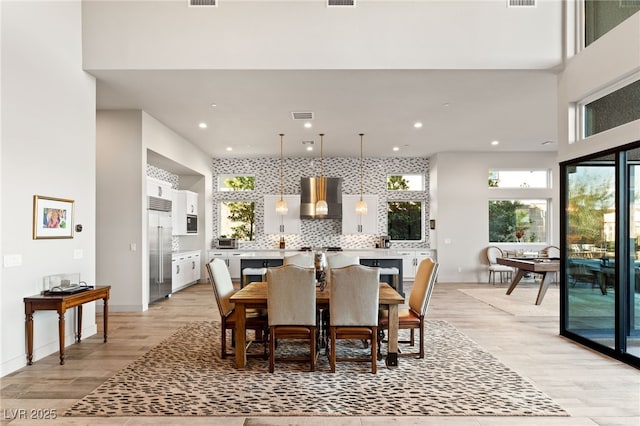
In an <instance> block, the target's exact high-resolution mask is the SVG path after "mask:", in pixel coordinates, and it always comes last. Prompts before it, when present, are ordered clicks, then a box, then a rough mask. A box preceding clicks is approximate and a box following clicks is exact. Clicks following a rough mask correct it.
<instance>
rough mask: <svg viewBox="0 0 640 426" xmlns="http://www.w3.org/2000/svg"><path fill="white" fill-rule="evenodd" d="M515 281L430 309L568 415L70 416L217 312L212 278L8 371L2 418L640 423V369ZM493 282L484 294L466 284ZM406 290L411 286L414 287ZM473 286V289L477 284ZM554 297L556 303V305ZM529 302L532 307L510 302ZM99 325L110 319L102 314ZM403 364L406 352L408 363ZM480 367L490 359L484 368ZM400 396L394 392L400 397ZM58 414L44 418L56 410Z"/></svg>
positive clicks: (447, 296)
mask: <svg viewBox="0 0 640 426" xmlns="http://www.w3.org/2000/svg"><path fill="white" fill-rule="evenodd" d="M506 287H507V285H506V284H504V285H497V286H496V287H493V286H488V285H487V284H484V283H483V284H452V283H447V284H441V283H438V284H437V285H436V289H435V291H434V294H433V296H432V300H431V304H430V306H429V312H428V315H427V316H428V317H429V318H433V319H444V320H447V321H449V322H450V323H451V324H453V325H454V326H456V327H457V328H458V329H459V330H460V331H462V332H464V333H465V334H467V335H468V336H469V337H470V338H472V339H473V340H475V341H476V342H477V343H478V344H479V345H481V346H482V347H484V348H485V349H486V350H488V351H489V352H491V353H492V354H493V355H494V356H496V357H497V358H498V359H500V361H502V362H503V363H504V364H506V365H507V366H509V367H510V368H512V369H513V370H515V371H517V372H518V373H519V374H521V375H522V376H524V377H525V378H527V379H528V380H530V381H531V382H532V383H534V384H535V386H536V387H538V388H539V389H540V390H542V391H543V392H545V393H546V394H547V395H549V396H550V397H551V398H553V399H554V400H556V401H557V402H558V403H559V404H560V405H561V406H562V407H563V408H564V409H565V410H566V411H567V412H568V413H569V414H570V416H569V417H548V418H547V417H544V418H543V417H394V418H380V417H375V418H373V417H304V418H296V417H286V416H283V417H261V418H244V417H231V418H229V417H227V418H222V417H217V418H216V417H204V418H202V417H196V418H193V417H190V418H159V417H147V418H145V417H129V418H126V417H116V418H77V417H74V418H64V417H61V416H62V414H63V413H64V412H65V410H66V409H67V408H68V407H69V406H70V405H71V404H72V403H73V402H75V401H76V400H77V399H79V398H81V397H83V396H85V395H86V394H88V393H90V392H91V391H92V390H93V389H94V388H96V387H97V386H98V385H100V384H101V383H102V382H103V381H104V380H106V379H107V378H108V377H110V376H111V375H113V374H114V373H115V372H116V371H118V370H119V369H121V368H123V367H124V366H126V365H127V364H129V363H130V362H131V361H133V360H135V359H137V358H138V357H140V356H141V355H142V354H144V353H145V352H146V351H148V350H149V349H150V348H151V347H153V346H154V345H157V344H158V343H160V342H161V341H162V340H163V339H164V338H165V337H167V336H169V335H171V334H172V333H173V331H174V330H175V329H176V328H178V327H180V326H182V325H184V324H186V323H189V322H192V321H197V320H202V319H203V318H207V319H209V318H210V319H214V318H216V317H218V313H217V307H216V305H215V301H214V299H213V293H212V290H211V287H210V285H209V284H197V285H194V286H191V287H189V288H187V289H185V290H183V291H181V292H179V293H176V294H174V295H173V296H172V297H171V298H169V299H166V300H164V301H162V302H159V303H156V304H154V305H152V307H151V308H150V309H149V310H148V311H147V312H141V313H112V314H111V315H110V321H109V322H110V324H109V328H110V330H109V342H108V343H107V344H104V343H102V337H101V335H100V334H98V335H95V336H91V337H89V338H86V339H85V340H83V341H82V342H81V343H80V344H75V345H72V346H70V347H68V348H67V350H66V357H65V365H64V366H60V365H59V364H58V354H57V353H55V354H52V355H50V356H48V357H46V358H44V359H40V360H38V361H36V362H34V364H33V365H31V366H27V367H24V368H22V369H20V370H18V371H16V372H14V373H11V374H9V375H7V376H5V377H2V378H1V379H0V383H1V393H0V397H1V399H2V400H1V403H0V409H1V410H2V419H1V422H2V424H11V425H24V424H43V423H47V424H48V423H57V424H65V425H84V424H92V425H95V424H105V425H107V424H108V425H145V424H150V425H151V424H154V425H180V424H186V423H189V424H191V425H200V424H202V425H204V424H208V425H212V424H213V425H225V426H233V425H253V426H258V425H294V424H304V425H329V424H331V425H334V424H341V425H387V424H389V423H393V424H397V425H416V424H421V425H422V424H424V425H449V424H450V425H462V426H466V425H476V426H480V425H498V426H500V425H540V424H545V425H547V426H555V425H629V426H631V425H635V426H638V425H640V371H639V370H637V369H634V368H632V367H630V366H628V365H625V364H623V363H620V362H618V361H615V360H612V359H610V358H607V357H604V356H602V355H600V354H599V353H596V352H594V351H591V350H589V349H586V348H584V347H582V346H579V345H577V344H575V343H573V342H571V341H569V340H566V339H564V338H562V337H560V336H559V335H558V329H559V323H558V312H557V308H556V307H555V306H556V305H557V304H556V305H554V303H553V302H554V300H553V299H552V298H553V297H557V296H556V295H557V292H556V293H554V291H553V289H551V290H550V293H548V294H547V296H546V298H545V301H544V302H543V305H541V306H543V307H544V308H545V309H546V310H545V311H542V310H541V311H540V312H536V313H535V314H532V313H531V311H530V310H529V309H530V308H529V304H531V305H533V302H534V300H535V292H536V291H537V285H536V284H533V283H532V284H531V285H527V284H526V283H525V284H521V285H519V286H518V288H517V289H516V290H515V291H514V293H513V294H512V295H511V296H508V298H506V299H505V298H502V297H497V296H498V295H503V294H504V292H505V291H506ZM477 288H484V289H491V288H493V289H494V290H495V292H496V300H499V301H500V302H499V303H503V304H505V305H504V306H502V307H501V306H499V304H498V303H487V302H483V301H481V300H479V299H477V298H474V297H473V296H470V295H469V294H466V293H464V292H463V291H464V290H466V289H477ZM406 291H407V294H408V292H409V287H407V289H406ZM470 293H471V292H470ZM547 302H549V303H547ZM509 304H513V305H514V306H515V305H516V304H520V305H522V306H523V309H520V310H518V309H511V307H510V306H509ZM97 323H98V326H99V327H100V325H101V319H100V318H98V319H97ZM400 362H402V360H401V361H400ZM478 368H479V369H481V368H482V366H480V365H479V366H478ZM391 397H392V396H391ZM51 410H55V415H56V416H57V418H56V419H54V420H51V419H49V420H46V419H40V418H38V417H42V416H45V415H46V414H49V415H50V416H51V414H52V413H53V412H52V411H51Z"/></svg>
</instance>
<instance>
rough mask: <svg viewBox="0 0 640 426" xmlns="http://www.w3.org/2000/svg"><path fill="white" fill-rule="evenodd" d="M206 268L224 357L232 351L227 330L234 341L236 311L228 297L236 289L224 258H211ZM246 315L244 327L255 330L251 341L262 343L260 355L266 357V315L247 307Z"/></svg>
mask: <svg viewBox="0 0 640 426" xmlns="http://www.w3.org/2000/svg"><path fill="white" fill-rule="evenodd" d="M206 268H207V273H208V275H209V281H210V282H211V286H212V287H213V294H214V295H215V297H216V304H217V305H218V311H219V312H220V320H221V327H220V328H221V330H220V335H221V341H222V347H221V351H220V353H221V357H222V358H226V357H227V356H229V355H233V353H228V352H227V330H231V341H232V342H234V341H235V326H236V315H237V313H236V310H235V304H234V303H232V302H231V301H229V298H230V297H231V296H232V295H233V294H234V293H235V292H236V290H235V289H234V288H233V282H232V281H231V275H230V274H229V269H228V268H227V264H226V263H225V262H224V260H222V259H213V260H212V261H211V262H209V263H207V264H206ZM246 317H247V319H246V329H247V330H253V331H254V332H255V339H254V340H253V341H255V342H260V343H263V345H264V353H263V354H262V355H261V356H262V357H263V358H265V359H266V357H267V336H266V333H267V332H268V323H267V316H266V315H265V312H264V310H259V309H247V312H246ZM251 343H252V341H249V344H251ZM250 356H251V355H250ZM254 356H255V355H254Z"/></svg>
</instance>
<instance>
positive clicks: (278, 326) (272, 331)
mask: <svg viewBox="0 0 640 426" xmlns="http://www.w3.org/2000/svg"><path fill="white" fill-rule="evenodd" d="M267 307H268V312H269V372H270V373H273V371H274V370H275V362H276V361H285V362H300V361H308V362H309V364H310V369H311V371H315V369H316V353H317V350H316V346H317V345H316V282H315V270H314V269H313V268H301V267H299V266H296V265H283V266H280V267H277V268H269V270H268V271H267ZM281 339H305V340H309V356H308V357H302V356H289V357H285V356H277V353H276V342H277V341H278V340H281Z"/></svg>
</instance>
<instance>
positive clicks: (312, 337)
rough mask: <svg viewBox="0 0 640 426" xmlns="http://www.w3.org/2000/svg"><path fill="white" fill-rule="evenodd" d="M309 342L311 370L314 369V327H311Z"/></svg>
mask: <svg viewBox="0 0 640 426" xmlns="http://www.w3.org/2000/svg"><path fill="white" fill-rule="evenodd" d="M309 339H310V342H309V356H310V357H311V371H316V327H311V333H310V337H309Z"/></svg>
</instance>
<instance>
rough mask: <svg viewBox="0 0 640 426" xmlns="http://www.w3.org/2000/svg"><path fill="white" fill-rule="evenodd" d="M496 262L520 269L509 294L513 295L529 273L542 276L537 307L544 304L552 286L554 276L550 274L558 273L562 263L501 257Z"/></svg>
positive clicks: (549, 260)
mask: <svg viewBox="0 0 640 426" xmlns="http://www.w3.org/2000/svg"><path fill="white" fill-rule="evenodd" d="M496 261H497V262H498V264H500V265H506V266H511V267H512V268H517V269H518V271H517V272H516V274H515V275H514V277H513V280H512V281H511V285H509V288H508V289H507V294H511V293H512V292H513V290H514V289H515V288H516V286H517V285H518V283H519V282H520V280H521V279H522V277H524V276H525V274H526V273H527V272H534V273H536V274H540V275H542V279H541V280H540V288H539V289H538V297H536V305H539V304H541V303H542V299H544V295H545V294H546V293H547V289H548V288H549V284H551V279H552V276H553V275H554V274H551V273H550V272H558V271H559V270H560V261H559V260H556V259H518V258H510V257H499V258H497V259H496Z"/></svg>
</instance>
